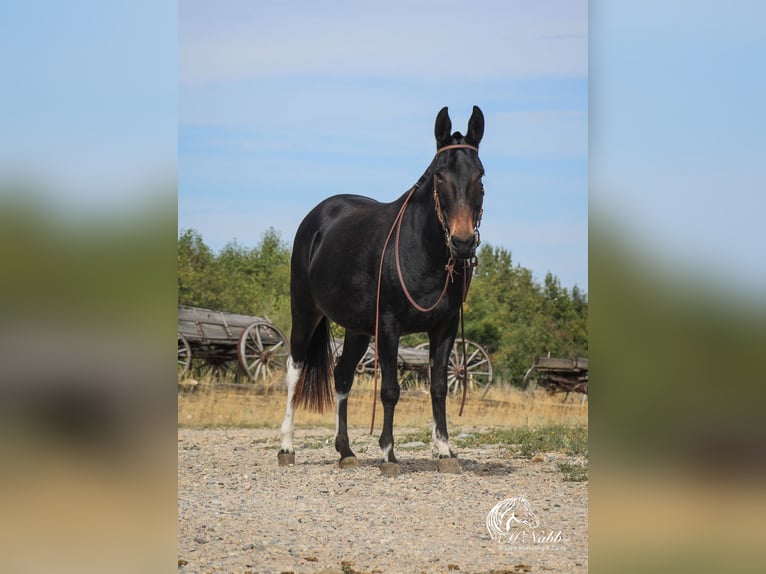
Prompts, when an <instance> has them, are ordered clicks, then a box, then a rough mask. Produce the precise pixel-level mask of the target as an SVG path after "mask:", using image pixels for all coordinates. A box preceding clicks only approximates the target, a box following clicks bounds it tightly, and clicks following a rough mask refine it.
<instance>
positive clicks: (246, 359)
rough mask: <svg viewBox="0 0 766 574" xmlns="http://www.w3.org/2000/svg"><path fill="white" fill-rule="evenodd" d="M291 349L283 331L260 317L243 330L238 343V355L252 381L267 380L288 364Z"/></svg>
mask: <svg viewBox="0 0 766 574" xmlns="http://www.w3.org/2000/svg"><path fill="white" fill-rule="evenodd" d="M289 354H290V349H289V346H288V344H287V338H285V336H284V335H283V334H282V331H280V330H279V329H277V328H276V327H275V326H274V325H272V324H271V323H269V322H268V321H266V320H263V319H259V320H257V321H255V322H254V323H251V324H250V325H248V326H247V328H245V329H244V330H243V331H242V334H241V335H240V336H239V342H238V343H237V357H238V358H239V364H240V366H241V367H242V369H243V370H244V371H245V372H246V373H247V375H248V376H249V377H250V380H251V381H254V382H257V381H266V380H268V379H269V378H270V377H271V376H272V375H273V374H274V373H276V372H278V371H283V370H284V369H285V367H286V366H287V357H288V355H289Z"/></svg>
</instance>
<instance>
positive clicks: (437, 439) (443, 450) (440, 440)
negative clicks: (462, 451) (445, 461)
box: [431, 422, 452, 457]
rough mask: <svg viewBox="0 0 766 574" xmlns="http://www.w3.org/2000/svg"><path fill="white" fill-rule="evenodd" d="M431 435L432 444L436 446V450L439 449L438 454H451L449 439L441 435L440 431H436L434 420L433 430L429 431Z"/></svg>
mask: <svg viewBox="0 0 766 574" xmlns="http://www.w3.org/2000/svg"><path fill="white" fill-rule="evenodd" d="M431 437H432V438H433V441H434V446H435V447H436V450H438V451H439V456H440V457H442V456H452V451H451V450H450V447H449V441H448V440H447V437H443V436H441V434H440V433H438V432H436V423H435V422H434V427H433V432H432V433H431Z"/></svg>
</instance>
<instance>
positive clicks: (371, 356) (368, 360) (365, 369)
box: [356, 343, 380, 376]
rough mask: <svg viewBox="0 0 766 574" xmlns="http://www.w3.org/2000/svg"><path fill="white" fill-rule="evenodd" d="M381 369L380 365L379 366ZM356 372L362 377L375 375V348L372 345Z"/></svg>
mask: <svg viewBox="0 0 766 574" xmlns="http://www.w3.org/2000/svg"><path fill="white" fill-rule="evenodd" d="M378 368H380V365H378ZM356 372H357V373H358V374H360V375H370V376H372V375H374V374H375V346H374V345H373V344H372V343H370V344H369V345H368V346H367V350H366V351H365V352H364V355H363V356H362V358H361V359H359V362H358V363H357V365H356Z"/></svg>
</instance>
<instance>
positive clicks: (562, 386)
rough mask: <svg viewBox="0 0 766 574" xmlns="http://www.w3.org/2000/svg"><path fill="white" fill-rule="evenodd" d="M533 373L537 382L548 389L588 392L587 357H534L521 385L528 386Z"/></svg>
mask: <svg viewBox="0 0 766 574" xmlns="http://www.w3.org/2000/svg"><path fill="white" fill-rule="evenodd" d="M533 373H536V374H537V377H536V378H537V384H538V385H539V386H541V387H544V388H545V389H547V390H548V391H551V392H555V391H563V392H566V393H571V392H576V393H583V394H585V395H587V394H588V359H585V358H582V357H577V358H571V359H568V358H560V357H535V358H534V360H533V361H532V366H531V367H529V369H528V370H527V372H526V374H525V375H524V380H523V381H522V383H521V386H522V387H524V388H528V386H529V381H530V379H531V376H532V374H533Z"/></svg>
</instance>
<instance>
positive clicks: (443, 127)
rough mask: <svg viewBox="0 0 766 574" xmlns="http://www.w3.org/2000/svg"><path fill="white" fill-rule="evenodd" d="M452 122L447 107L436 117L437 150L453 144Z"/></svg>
mask: <svg viewBox="0 0 766 574" xmlns="http://www.w3.org/2000/svg"><path fill="white" fill-rule="evenodd" d="M451 133H452V121H451V120H450V119H449V113H447V106H444V107H443V108H442V109H441V110H439V114H438V115H437V116H436V125H435V126H434V135H435V136H436V149H439V148H442V147H444V146H445V145H449V144H450V143H452V136H451V135H450V134H451Z"/></svg>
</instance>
